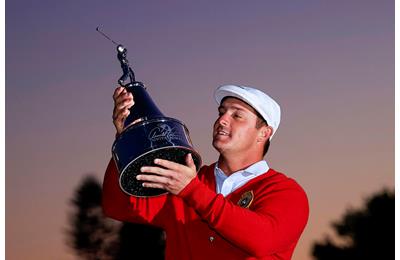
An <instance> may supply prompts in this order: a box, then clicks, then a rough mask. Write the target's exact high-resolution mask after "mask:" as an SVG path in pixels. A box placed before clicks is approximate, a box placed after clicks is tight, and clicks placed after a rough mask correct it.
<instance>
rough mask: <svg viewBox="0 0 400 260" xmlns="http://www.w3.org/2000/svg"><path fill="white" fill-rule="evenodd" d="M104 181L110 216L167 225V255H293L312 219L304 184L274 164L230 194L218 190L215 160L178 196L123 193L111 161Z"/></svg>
mask: <svg viewBox="0 0 400 260" xmlns="http://www.w3.org/2000/svg"><path fill="white" fill-rule="evenodd" d="M103 185H104V186H103V209H104V212H105V214H106V215H107V216H109V217H112V218H114V219H117V220H120V221H128V222H136V223H143V224H151V225H155V226H158V227H161V228H163V229H164V230H165V232H166V234H167V242H166V251H165V256H166V259H167V260H186V259H199V260H204V259H217V260H234V259H249V260H250V259H290V258H291V256H292V254H293V250H294V248H295V246H296V244H297V241H298V240H299V237H300V235H301V233H302V231H303V229H304V227H305V225H306V223H307V219H308V210H309V209H308V200H307V197H306V194H305V192H304V191H303V189H302V188H301V187H300V186H299V185H298V184H297V183H296V182H295V181H294V180H293V179H290V178H288V177H286V176H285V175H283V174H281V173H278V172H276V171H274V170H273V169H270V170H269V171H268V172H267V173H265V174H262V175H260V176H258V177H256V178H254V179H252V180H250V181H249V182H248V183H246V184H245V185H244V186H242V187H240V188H238V189H237V190H235V191H234V192H232V193H231V194H229V195H228V196H226V197H223V196H222V195H221V194H216V192H215V176H214V165H211V166H203V167H202V168H201V169H200V171H199V173H198V175H197V177H196V178H195V179H193V180H192V181H191V182H190V183H189V184H188V186H186V187H185V189H184V190H183V191H182V192H181V193H180V194H179V195H178V196H175V195H172V194H167V195H161V196H158V197H153V198H137V197H133V196H128V195H127V194H125V193H123V192H122V190H121V189H120V187H119V182H118V172H117V169H116V167H115V164H114V162H113V161H112V160H111V162H110V164H109V165H108V168H107V171H106V174H105V177H104V184H103ZM244 194H247V196H249V197H248V198H247V201H244V198H243V197H242V196H244ZM251 194H252V195H251ZM239 201H241V202H242V206H240V205H239V204H238V203H239ZM246 205H248V206H249V207H248V208H245V206H246Z"/></svg>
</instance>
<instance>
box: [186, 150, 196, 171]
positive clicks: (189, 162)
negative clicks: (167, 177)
mask: <svg viewBox="0 0 400 260" xmlns="http://www.w3.org/2000/svg"><path fill="white" fill-rule="evenodd" d="M186 165H187V166H188V167H189V168H191V169H192V170H196V165H195V164H194V160H193V156H192V154H191V153H188V154H187V155H186Z"/></svg>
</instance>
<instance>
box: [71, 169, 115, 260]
mask: <svg viewBox="0 0 400 260" xmlns="http://www.w3.org/2000/svg"><path fill="white" fill-rule="evenodd" d="M71 203H72V205H73V207H74V212H73V213H72V214H71V215H70V217H69V222H70V226H71V229H70V230H68V231H67V234H68V245H69V246H70V247H71V248H73V249H74V250H75V252H76V253H77V255H78V256H80V257H81V258H82V259H87V260H97V259H101V260H103V259H114V256H115V255H116V254H117V252H118V230H119V227H118V224H117V223H116V222H114V221H112V220H111V219H108V218H105V217H104V215H103V211H102V208H101V185H100V183H99V182H98V181H97V179H96V178H95V177H93V176H87V177H85V178H84V179H83V181H82V183H81V184H80V186H79V187H78V188H77V189H76V191H75V194H74V197H73V199H72V200H71Z"/></svg>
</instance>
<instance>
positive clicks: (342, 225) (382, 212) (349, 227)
mask: <svg viewBox="0 0 400 260" xmlns="http://www.w3.org/2000/svg"><path fill="white" fill-rule="evenodd" d="M394 212H395V206H394V191H388V190H386V189H385V190H383V191H382V192H379V193H377V194H375V195H373V196H371V197H370V198H368V199H367V200H366V203H365V207H364V208H362V209H359V210H354V209H351V210H348V211H347V212H346V213H345V215H344V216H343V218H342V219H341V220H340V221H338V222H335V223H333V225H332V226H333V228H334V229H335V231H336V233H337V235H338V237H339V238H340V240H341V242H339V243H335V242H333V240H332V239H331V238H330V237H327V238H326V239H325V241H324V242H322V243H318V242H317V243H315V244H314V247H313V252H312V254H313V256H314V257H315V259H318V260H333V259H335V260H338V259H340V260H348V259H349V260H350V259H352V260H355V259H363V260H369V259H374V260H376V259H394V225H395V219H394V217H395V214H394Z"/></svg>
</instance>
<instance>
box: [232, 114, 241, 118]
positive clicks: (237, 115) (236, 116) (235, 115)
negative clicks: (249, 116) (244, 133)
mask: <svg viewBox="0 0 400 260" xmlns="http://www.w3.org/2000/svg"><path fill="white" fill-rule="evenodd" d="M233 117H234V118H242V116H241V115H239V114H234V115H233Z"/></svg>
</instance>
